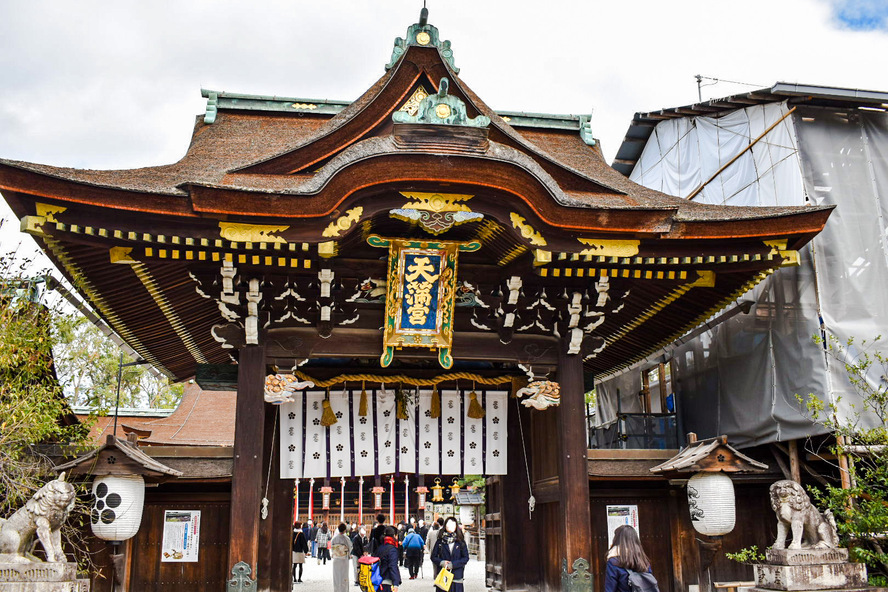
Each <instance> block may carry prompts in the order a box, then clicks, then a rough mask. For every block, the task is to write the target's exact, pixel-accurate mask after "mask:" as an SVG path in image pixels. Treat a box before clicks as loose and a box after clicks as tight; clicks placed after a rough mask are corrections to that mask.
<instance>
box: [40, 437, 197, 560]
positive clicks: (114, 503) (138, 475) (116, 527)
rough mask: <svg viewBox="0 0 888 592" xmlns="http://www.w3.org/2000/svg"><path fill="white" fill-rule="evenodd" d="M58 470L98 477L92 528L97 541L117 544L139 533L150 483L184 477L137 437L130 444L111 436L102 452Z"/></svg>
mask: <svg viewBox="0 0 888 592" xmlns="http://www.w3.org/2000/svg"><path fill="white" fill-rule="evenodd" d="M55 470H56V471H69V472H70V474H72V475H84V476H92V477H94V479H93V483H92V507H91V509H90V526H91V527H92V531H93V534H94V535H95V536H96V537H98V538H100V539H102V540H105V541H113V542H120V541H125V540H127V539H130V538H132V537H133V536H135V534H136V533H137V532H138V531H139V525H140V524H141V522H142V509H143V507H144V505H145V482H146V480H147V481H149V482H152V483H158V482H161V481H166V480H169V479H174V478H176V477H179V476H181V475H182V473H181V472H180V471H177V470H175V469H172V468H170V467H168V466H166V465H164V464H162V463H160V462H158V461H156V460H154V459H153V458H151V457H150V456H148V455H147V454H145V453H144V452H142V451H141V450H140V449H139V447H138V443H137V436H136V435H135V434H130V439H129V440H123V439H121V438H117V437H115V436H108V438H107V440H106V442H105V444H104V445H103V446H101V447H100V448H97V449H96V450H93V451H92V452H89V453H87V454H85V455H83V456H81V457H79V458H77V459H75V460H72V461H71V462H68V463H65V464H63V465H59V466H57V467H55Z"/></svg>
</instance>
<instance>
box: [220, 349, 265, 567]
mask: <svg viewBox="0 0 888 592" xmlns="http://www.w3.org/2000/svg"><path fill="white" fill-rule="evenodd" d="M238 366H239V372H238V387H237V411H236V413H237V416H236V419H235V431H234V474H233V475H232V478H231V524H232V529H231V539H230V544H229V548H228V567H227V569H226V570H225V573H226V575H227V574H229V573H230V572H231V568H232V567H234V565H235V564H236V563H237V562H239V561H244V562H246V563H248V564H249V565H250V568H251V569H252V570H253V574H252V577H253V578H255V577H256V576H257V571H256V569H257V559H258V557H259V503H260V500H261V499H262V489H261V488H262V483H263V480H264V479H265V475H264V474H263V470H262V458H263V444H264V432H265V406H266V403H265V400H264V399H263V390H264V387H265V347H264V346H260V345H248V346H246V347H244V348H243V349H241V350H240V363H239V364H238Z"/></svg>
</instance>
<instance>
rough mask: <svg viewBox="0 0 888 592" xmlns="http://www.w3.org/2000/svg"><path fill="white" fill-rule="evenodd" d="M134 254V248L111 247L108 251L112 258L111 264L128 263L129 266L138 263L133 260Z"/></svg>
mask: <svg viewBox="0 0 888 592" xmlns="http://www.w3.org/2000/svg"><path fill="white" fill-rule="evenodd" d="M132 252H133V248H132V247H111V248H110V249H109V250H108V254H109V255H110V257H111V263H126V264H128V265H129V264H133V263H135V262H136V260H135V259H133V258H132Z"/></svg>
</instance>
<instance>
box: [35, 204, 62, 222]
mask: <svg viewBox="0 0 888 592" xmlns="http://www.w3.org/2000/svg"><path fill="white" fill-rule="evenodd" d="M34 206H35V207H36V208H37V215H38V216H40V217H42V218H46V221H47V222H58V220H56V219H55V217H56V214H61V213H62V212H64V211H65V210H67V209H68V208H65V207H62V206H53V205H49V204H45V203H40V202H36V203H34Z"/></svg>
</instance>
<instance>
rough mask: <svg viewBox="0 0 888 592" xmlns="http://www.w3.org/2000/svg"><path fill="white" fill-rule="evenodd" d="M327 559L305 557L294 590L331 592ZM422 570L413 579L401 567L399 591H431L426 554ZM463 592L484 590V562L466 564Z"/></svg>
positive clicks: (331, 566) (356, 590)
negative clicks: (299, 579) (300, 580)
mask: <svg viewBox="0 0 888 592" xmlns="http://www.w3.org/2000/svg"><path fill="white" fill-rule="evenodd" d="M332 563H333V562H332V561H327V565H318V560H317V559H312V558H310V557H309V558H307V559H306V560H305V566H304V567H303V568H302V583H301V584H294V585H293V591H294V592H333V581H332V580H333V565H332ZM422 567H423V569H422V571H420V572H419V576H418V577H417V578H416V579H415V580H410V579H408V575H407V568H406V567H402V568H401V579H402V580H403V582H402V584H401V587H400V588H399V592H431V590H432V589H433V586H432V562H431V561H429V559H428V555H426V557H425V561H424V562H423V564H422ZM464 585H465V592H486V590H487V587H486V586H485V583H484V562H483V561H478V560H476V559H472V560H471V561H469V564H468V565H467V566H466V575H465V584H464ZM351 590H352V591H353V592H358V587H357V586H352V587H351Z"/></svg>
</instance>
